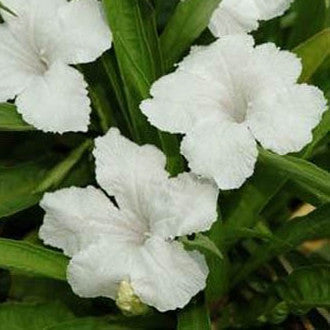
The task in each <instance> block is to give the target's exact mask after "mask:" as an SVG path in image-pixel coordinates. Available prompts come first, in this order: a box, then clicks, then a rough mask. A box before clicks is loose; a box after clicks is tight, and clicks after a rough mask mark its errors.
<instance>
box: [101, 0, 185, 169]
mask: <svg viewBox="0 0 330 330" xmlns="http://www.w3.org/2000/svg"><path fill="white" fill-rule="evenodd" d="M103 3H104V7H105V10H106V14H107V18H108V22H109V25H110V27H111V30H112V33H113V40H114V47H115V52H116V57H117V61H118V64H119V69H120V73H121V77H122V81H123V83H124V86H125V94H126V99H127V105H128V109H129V112H130V119H131V122H132V126H133V130H134V132H135V140H136V141H137V142H139V143H153V144H157V145H161V146H162V148H163V151H164V153H165V154H166V156H167V160H168V162H167V169H168V170H169V172H170V173H171V174H172V175H174V174H177V173H179V172H180V171H182V167H183V163H182V159H181V157H180V155H179V143H178V140H177V138H176V137H175V136H173V135H170V134H166V133H159V132H158V131H157V130H156V129H155V128H154V127H152V126H151V125H150V124H149V122H148V121H147V119H146V117H145V116H144V115H143V114H142V112H141V110H140V109H139V105H140V103H141V101H142V100H144V99H146V98H148V97H149V90H150V87H151V84H152V83H153V82H154V81H155V80H156V79H157V78H158V77H159V76H160V75H161V74H162V73H163V65H162V56H161V52H160V45H159V40H158V35H157V29H156V20H155V10H154V8H153V6H152V5H151V3H150V2H149V0H103Z"/></svg>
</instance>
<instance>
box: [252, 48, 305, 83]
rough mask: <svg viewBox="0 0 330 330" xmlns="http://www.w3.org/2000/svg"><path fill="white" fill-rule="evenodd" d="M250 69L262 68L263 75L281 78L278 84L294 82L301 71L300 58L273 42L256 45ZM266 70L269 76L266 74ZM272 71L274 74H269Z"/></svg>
mask: <svg viewBox="0 0 330 330" xmlns="http://www.w3.org/2000/svg"><path fill="white" fill-rule="evenodd" d="M251 69H252V70H258V69H260V70H263V71H264V72H265V77H266V78H267V80H268V78H270V79H275V80H277V79H281V81H280V84H281V85H282V84H283V82H284V83H296V81H297V79H298V78H299V76H300V74H301V71H302V64H301V60H300V59H299V58H298V57H297V55H295V54H294V53H291V52H289V51H285V50H281V49H280V48H278V47H276V45H275V44H273V43H266V44H262V45H259V46H257V47H256V48H255V49H254V52H253V61H252V63H251ZM266 72H268V75H269V77H267V76H266ZM269 72H272V73H274V74H269Z"/></svg>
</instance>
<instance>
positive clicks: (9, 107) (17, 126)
mask: <svg viewBox="0 0 330 330" xmlns="http://www.w3.org/2000/svg"><path fill="white" fill-rule="evenodd" d="M34 129H35V128H34V127H33V126H31V125H29V124H27V123H26V122H25V121H24V120H23V119H22V116H21V115H20V114H19V113H18V112H17V110H16V106H15V105H14V104H11V103H0V131H32V130H34Z"/></svg>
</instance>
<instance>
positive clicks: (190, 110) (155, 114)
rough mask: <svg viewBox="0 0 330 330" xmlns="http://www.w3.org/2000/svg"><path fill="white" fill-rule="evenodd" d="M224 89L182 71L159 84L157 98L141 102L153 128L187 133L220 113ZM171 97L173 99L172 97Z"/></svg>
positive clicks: (154, 94) (155, 89)
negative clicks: (196, 124)
mask: <svg viewBox="0 0 330 330" xmlns="http://www.w3.org/2000/svg"><path fill="white" fill-rule="evenodd" d="M221 88H222V86H221V85H220V86H217V83H215V84H212V83H211V84H210V81H208V80H207V79H202V78H199V77H198V76H195V75H193V74H191V73H187V72H183V71H181V72H180V71H178V72H175V73H172V74H169V75H167V76H164V77H162V78H161V79H159V80H158V81H156V82H155V83H154V84H153V86H152V88H151V91H150V94H151V95H152V97H153V99H148V100H145V101H143V102H142V103H141V105H140V109H141V111H142V112H143V113H144V114H145V115H146V116H147V117H148V120H149V121H150V123H151V124H152V125H155V126H156V127H158V128H159V129H161V130H164V131H167V132H171V133H185V132H186V131H188V130H189V129H190V128H191V127H192V126H193V125H194V124H195V123H196V121H198V119H199V118H200V117H205V116H209V115H212V114H214V113H216V112H217V108H218V102H219V100H218V99H217V97H216V96H217V95H219V94H221V92H220V93H219V91H221ZM169 96H170V97H169Z"/></svg>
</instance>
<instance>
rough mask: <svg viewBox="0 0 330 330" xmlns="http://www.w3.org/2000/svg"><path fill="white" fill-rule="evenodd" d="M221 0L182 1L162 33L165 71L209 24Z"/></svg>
mask: <svg viewBox="0 0 330 330" xmlns="http://www.w3.org/2000/svg"><path fill="white" fill-rule="evenodd" d="M220 2H221V0H203V1H200V0H185V1H183V2H180V3H179V4H178V5H177V7H176V10H175V12H174V14H173V15H172V16H171V18H170V19H169V22H168V23H167V25H166V27H165V30H164V32H163V34H162V35H161V38H160V40H161V47H162V50H163V56H164V62H165V71H168V70H169V69H171V68H172V66H173V65H174V64H175V63H177V62H178V61H179V60H180V59H181V57H182V55H183V54H184V52H185V51H186V50H187V49H188V48H189V47H190V46H191V44H192V43H193V42H194V41H195V40H196V39H197V38H198V37H199V36H200V34H201V33H202V32H203V31H204V30H205V29H206V27H207V26H208V24H209V22H210V19H211V16H212V14H213V12H214V10H215V9H216V8H217V7H218V5H219V4H220Z"/></svg>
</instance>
